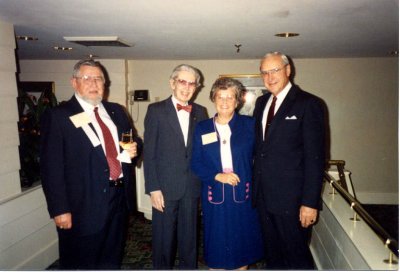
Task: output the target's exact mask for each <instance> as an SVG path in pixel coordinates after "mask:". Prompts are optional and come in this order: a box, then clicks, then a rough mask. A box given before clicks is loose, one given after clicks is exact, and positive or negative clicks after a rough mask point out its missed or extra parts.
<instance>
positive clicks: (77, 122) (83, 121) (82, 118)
mask: <svg viewBox="0 0 400 272" xmlns="http://www.w3.org/2000/svg"><path fill="white" fill-rule="evenodd" d="M69 119H71V121H72V123H73V124H74V126H75V127H76V128H79V127H82V126H84V125H87V124H89V123H90V122H91V121H90V117H89V115H88V114H87V113H86V112H81V113H78V114H75V115H72V116H70V117H69Z"/></svg>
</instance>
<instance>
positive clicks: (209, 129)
mask: <svg viewBox="0 0 400 272" xmlns="http://www.w3.org/2000/svg"><path fill="white" fill-rule="evenodd" d="M229 127H230V129H231V132H232V135H231V140H230V141H231V152H232V163H233V171H234V173H235V174H237V175H238V176H239V179H240V182H239V184H238V185H237V186H235V191H234V192H235V199H236V200H237V201H239V202H245V201H250V193H249V192H250V191H251V188H250V186H251V179H252V167H253V165H252V162H253V147H254V119H253V118H251V117H249V116H243V115H239V114H237V113H235V114H234V116H233V118H232V120H231V121H230V122H229ZM213 132H216V131H215V126H214V121H213V119H208V120H205V121H202V122H200V123H199V124H198V125H197V126H196V129H195V132H194V137H193V158H192V169H193V171H194V172H195V173H196V175H197V176H198V177H199V178H200V179H201V181H202V201H203V203H207V202H210V203H222V202H224V198H225V196H224V189H223V184H222V183H221V182H219V181H216V180H215V176H216V175H217V174H218V173H222V172H223V169H222V162H221V147H220V139H219V138H218V140H217V141H215V142H212V143H207V144H203V142H202V136H203V135H207V134H209V133H213ZM203 209H205V205H204V206H203ZM223 221H224V222H225V220H223Z"/></svg>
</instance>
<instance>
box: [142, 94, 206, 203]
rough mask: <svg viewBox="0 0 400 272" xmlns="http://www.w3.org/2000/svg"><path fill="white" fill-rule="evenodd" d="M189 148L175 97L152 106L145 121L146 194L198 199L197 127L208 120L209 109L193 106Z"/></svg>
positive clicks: (171, 198)
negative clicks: (194, 142)
mask: <svg viewBox="0 0 400 272" xmlns="http://www.w3.org/2000/svg"><path fill="white" fill-rule="evenodd" d="M191 105H192V112H191V113H190V120H189V132H188V138H187V146H185V142H184V138H183V133H182V130H181V127H180V125H179V119H178V115H177V114H176V110H175V108H174V104H173V102H172V99H171V97H169V98H167V99H165V100H163V101H160V102H157V103H153V104H151V105H150V106H149V107H148V109H147V114H146V118H145V121H144V128H145V129H144V139H145V140H144V151H143V154H144V157H143V165H144V176H145V188H146V193H147V194H150V192H153V191H156V190H161V192H162V193H163V196H164V198H165V200H179V199H181V198H182V197H184V196H188V197H198V196H199V195H200V181H199V179H198V178H197V177H196V175H194V174H193V172H192V171H191V167H190V161H191V158H192V137H193V131H194V127H195V126H196V124H197V123H198V122H200V121H202V120H204V119H206V118H207V112H206V109H205V108H204V107H202V106H200V105H198V104H194V103H193V104H191Z"/></svg>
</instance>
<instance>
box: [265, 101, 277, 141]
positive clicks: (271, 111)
mask: <svg viewBox="0 0 400 272" xmlns="http://www.w3.org/2000/svg"><path fill="white" fill-rule="evenodd" d="M275 104H276V96H274V97H273V98H272V103H271V106H270V107H269V110H268V116H267V122H266V123H265V132H264V141H265V140H267V131H268V128H269V126H270V125H271V123H272V119H274V114H275Z"/></svg>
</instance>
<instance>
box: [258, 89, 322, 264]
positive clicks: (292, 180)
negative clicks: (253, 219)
mask: <svg viewBox="0 0 400 272" xmlns="http://www.w3.org/2000/svg"><path fill="white" fill-rule="evenodd" d="M269 97H270V94H269V93H268V94H265V95H263V96H261V97H259V98H258V99H257V101H256V107H255V110H254V117H255V119H256V126H255V130H256V146H255V147H256V149H255V150H256V152H255V160H254V181H255V183H254V190H253V197H254V199H256V203H257V208H258V209H259V211H260V215H261V218H262V226H263V232H264V234H265V235H264V236H265V238H266V241H265V244H266V246H267V260H266V261H267V267H268V268H271V269H311V268H313V264H312V259H310V258H311V254H310V252H309V249H308V247H307V235H308V231H307V229H304V228H302V227H301V226H300V223H299V210H300V206H302V205H304V206H307V207H310V208H315V209H319V208H320V201H321V188H322V179H323V173H324V163H325V133H324V132H325V125H324V121H325V119H324V108H323V103H322V101H321V100H320V99H319V98H317V97H316V96H314V95H311V94H309V93H307V92H304V91H302V90H300V89H299V88H298V87H297V86H295V85H293V86H292V87H291V88H290V90H289V92H288V94H287V96H286V97H285V99H284V101H283V103H282V104H281V106H280V108H279V109H278V111H277V112H276V114H275V116H274V119H273V121H272V124H271V126H270V127H269V129H268V133H267V135H266V141H264V140H263V128H262V118H263V111H264V109H265V106H266V104H267V101H268V99H269ZM278 229H279V235H278V234H277V233H276V232H277V231H278ZM274 231H275V232H274ZM276 239H279V240H277V241H276V242H274V241H275V240H276ZM278 245H281V246H282V247H283V248H282V247H281V248H279V246H278ZM275 261H276V262H275Z"/></svg>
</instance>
